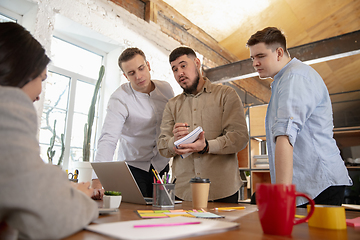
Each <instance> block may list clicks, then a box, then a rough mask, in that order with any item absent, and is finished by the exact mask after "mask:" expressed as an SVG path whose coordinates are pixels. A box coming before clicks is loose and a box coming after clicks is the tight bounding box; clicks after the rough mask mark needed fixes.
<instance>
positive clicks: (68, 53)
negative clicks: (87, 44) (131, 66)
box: [39, 37, 105, 166]
mask: <svg viewBox="0 0 360 240" xmlns="http://www.w3.org/2000/svg"><path fill="white" fill-rule="evenodd" d="M104 55H105V53H101V52H100V53H94V52H93V51H89V50H87V49H86V48H83V47H79V46H78V45H75V44H72V43H70V42H67V41H65V40H63V39H60V38H57V37H53V39H52V43H51V57H50V58H51V64H50V65H49V67H48V77H47V80H46V81H45V86H44V91H45V99H44V107H43V114H42V117H41V129H40V135H39V142H40V151H41V157H42V159H43V160H44V162H48V149H49V147H50V150H52V151H55V155H54V156H53V164H58V161H59V159H60V156H61V154H63V159H64V161H65V162H64V163H63V164H64V165H65V166H68V162H67V161H68V160H71V161H82V156H83V153H82V148H83V139H84V126H85V124H86V123H87V115H88V111H89V107H90V104H91V100H92V97H93V93H94V89H95V84H96V82H97V78H98V75H99V70H100V67H101V65H102V64H103V56H104ZM97 97H98V98H99V94H98V96H97ZM98 102H99V101H97V103H98ZM97 105H98V104H97ZM97 112H98V107H97V106H96V109H95V119H94V125H93V127H92V136H91V146H92V147H91V155H90V160H91V159H92V157H93V155H94V144H95V139H96V133H97V131H96V130H97V119H98V114H97ZM55 121H56V122H55ZM54 130H55V134H54ZM61 134H64V136H65V137H64V138H63V140H61ZM53 136H55V141H54V145H53V147H52V148H51V146H50V145H51V138H52V137H53ZM62 144H63V145H64V147H65V148H64V150H62ZM50 154H51V153H50Z"/></svg>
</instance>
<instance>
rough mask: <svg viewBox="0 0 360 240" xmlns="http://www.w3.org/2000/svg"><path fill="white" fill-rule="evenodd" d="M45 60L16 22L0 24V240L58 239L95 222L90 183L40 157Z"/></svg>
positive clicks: (42, 52)
mask: <svg viewBox="0 0 360 240" xmlns="http://www.w3.org/2000/svg"><path fill="white" fill-rule="evenodd" d="M49 61H50V59H49V58H48V57H47V56H46V54H45V50H44V49H43V48H42V46H41V45H40V43H39V42H38V41H37V40H36V39H35V38H34V37H32V35H31V34H30V33H29V32H28V31H27V30H25V29H24V28H23V27H22V26H20V25H19V24H16V23H0V136H1V138H0V165H1V168H0V189H1V197H0V239H11V237H13V238H14V239H16V238H20V239H58V238H64V237H66V236H69V235H71V234H73V233H75V232H77V231H79V230H81V229H83V228H84V227H85V226H86V225H88V224H89V223H90V222H91V221H93V220H95V219H96V218H97V217H98V208H97V204H96V202H95V201H93V200H92V199H91V196H92V194H93V189H92V188H90V183H79V184H74V183H71V182H70V181H69V180H68V178H67V174H66V173H65V172H64V171H62V170H61V169H60V168H59V167H58V166H53V165H50V164H45V163H44V162H43V160H42V159H41V158H40V149H39V143H38V140H37V138H36V134H37V130H38V129H37V127H38V126H37V115H36V111H35V108H34V106H33V102H34V101H37V100H39V94H40V93H41V88H42V81H44V80H45V79H46V76H47V75H46V67H47V64H48V63H49Z"/></svg>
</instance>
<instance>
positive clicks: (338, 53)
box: [204, 30, 360, 102]
mask: <svg viewBox="0 0 360 240" xmlns="http://www.w3.org/2000/svg"><path fill="white" fill-rule="evenodd" d="M288 51H289V53H290V56H291V57H296V58H297V59H299V60H301V61H303V62H305V63H307V64H309V65H310V64H315V63H319V62H324V61H329V60H333V59H338V58H343V57H347V56H351V55H355V54H360V30H359V31H355V32H351V33H347V34H343V35H340V36H337V37H332V38H328V39H324V40H321V41H316V42H312V43H308V44H304V45H301V46H297V47H293V48H289V49H288ZM204 74H205V76H206V77H207V78H209V79H210V81H212V82H214V83H221V82H232V81H233V82H235V83H236V85H237V86H239V87H240V88H241V89H242V90H244V91H246V92H247V93H249V94H251V95H252V96H254V97H256V98H258V99H259V100H260V101H263V102H268V101H269V100H270V95H271V90H270V88H267V87H265V86H264V85H263V84H261V83H260V82H259V80H258V78H254V77H255V76H258V74H257V72H255V70H254V68H253V66H252V60H251V59H250V58H249V59H245V60H242V61H238V62H234V63H230V64H226V65H223V66H219V67H215V68H209V69H206V70H204ZM249 81H251V82H253V83H252V84H249V83H248V82H249Z"/></svg>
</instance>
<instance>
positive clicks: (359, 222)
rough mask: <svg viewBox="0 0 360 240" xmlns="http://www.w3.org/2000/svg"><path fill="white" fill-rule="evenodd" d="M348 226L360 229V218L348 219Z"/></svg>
mask: <svg viewBox="0 0 360 240" xmlns="http://www.w3.org/2000/svg"><path fill="white" fill-rule="evenodd" d="M346 225H348V226H350V227H360V217H357V218H353V219H346Z"/></svg>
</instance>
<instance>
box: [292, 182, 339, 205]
mask: <svg viewBox="0 0 360 240" xmlns="http://www.w3.org/2000/svg"><path fill="white" fill-rule="evenodd" d="M344 193H345V186H330V187H328V188H327V189H325V190H324V191H322V192H321V193H320V194H319V195H318V196H317V197H316V198H314V202H315V204H322V205H337V206H341V204H342V203H343V201H344ZM308 204H309V203H305V204H303V205H300V206H298V207H300V208H306V205H308Z"/></svg>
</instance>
